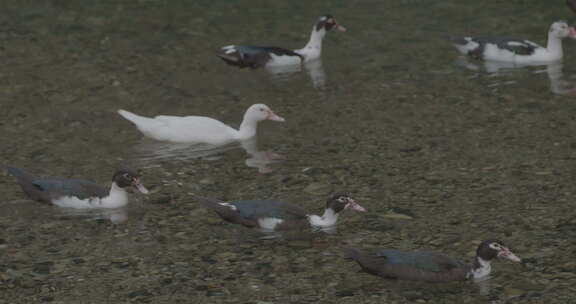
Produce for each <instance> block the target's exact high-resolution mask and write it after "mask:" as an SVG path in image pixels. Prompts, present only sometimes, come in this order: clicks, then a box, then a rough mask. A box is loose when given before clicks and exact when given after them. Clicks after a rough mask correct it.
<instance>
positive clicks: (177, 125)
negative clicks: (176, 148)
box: [118, 104, 284, 145]
mask: <svg viewBox="0 0 576 304" xmlns="http://www.w3.org/2000/svg"><path fill="white" fill-rule="evenodd" d="M118 113H119V114H120V115H122V116H123V117H124V118H126V119H127V120H129V121H131V122H132V123H134V124H135V125H136V127H137V128H138V130H140V132H142V133H143V134H144V135H146V136H148V137H150V138H152V139H155V140H161V141H169V142H176V143H204V144H209V145H224V144H227V143H231V142H234V141H242V140H246V139H249V138H252V137H254V136H256V127H257V125H258V122H260V121H262V120H274V121H284V118H282V117H280V116H278V115H276V114H274V112H272V110H271V109H270V108H269V107H268V106H267V105H264V104H254V105H252V106H250V107H249V108H248V110H246V113H245V114H244V119H243V120H242V123H241V124H240V129H238V130H236V129H234V128H231V127H229V126H227V125H226V124H224V123H223V122H221V121H218V120H216V119H213V118H210V117H204V116H183V117H181V116H168V115H160V116H156V117H154V118H148V117H144V116H140V115H136V114H134V113H131V112H128V111H125V110H118Z"/></svg>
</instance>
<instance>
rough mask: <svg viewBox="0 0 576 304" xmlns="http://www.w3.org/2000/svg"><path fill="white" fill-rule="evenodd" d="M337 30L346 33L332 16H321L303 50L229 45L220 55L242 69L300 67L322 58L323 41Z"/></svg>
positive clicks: (227, 61)
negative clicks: (327, 34) (329, 33)
mask: <svg viewBox="0 0 576 304" xmlns="http://www.w3.org/2000/svg"><path fill="white" fill-rule="evenodd" d="M333 29H336V30H338V31H342V32H344V31H346V28H344V27H343V26H341V25H340V24H338V23H337V22H336V19H334V17H333V16H332V15H324V16H321V17H320V18H319V19H318V21H317V22H316V24H314V27H313V28H312V33H311V34H310V40H309V41H308V43H307V44H306V46H304V47H303V48H301V49H298V50H289V49H285V48H280V47H274V46H252V45H228V46H225V47H223V48H222V50H221V53H220V54H218V57H220V58H221V59H222V60H224V61H225V62H226V63H228V64H230V65H233V66H237V67H240V68H245V67H249V68H259V67H267V68H272V67H275V66H289V65H300V64H301V63H303V62H307V61H312V60H315V59H318V58H320V55H321V54H322V40H323V39H324V36H326V33H328V32H329V31H331V30H333Z"/></svg>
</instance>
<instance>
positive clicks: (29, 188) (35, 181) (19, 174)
mask: <svg viewBox="0 0 576 304" xmlns="http://www.w3.org/2000/svg"><path fill="white" fill-rule="evenodd" d="M6 171H8V173H10V174H11V175H13V176H15V177H16V179H17V180H18V184H19V185H20V187H21V188H22V190H23V191H24V192H25V193H26V194H27V195H28V196H29V197H30V198H31V199H33V200H38V201H43V202H50V201H51V200H52V199H54V198H58V197H61V196H76V197H78V198H80V199H85V198H89V197H104V196H106V195H108V192H107V191H106V189H105V188H103V187H102V186H100V185H98V184H96V183H93V182H91V181H87V180H81V179H65V178H59V177H51V178H36V177H35V176H33V175H32V174H30V173H28V172H26V171H24V170H22V169H19V168H15V167H6Z"/></svg>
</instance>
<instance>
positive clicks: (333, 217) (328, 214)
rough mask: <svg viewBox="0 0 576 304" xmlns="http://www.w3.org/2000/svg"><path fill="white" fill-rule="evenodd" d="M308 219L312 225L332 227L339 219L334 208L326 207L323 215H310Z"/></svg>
mask: <svg viewBox="0 0 576 304" xmlns="http://www.w3.org/2000/svg"><path fill="white" fill-rule="evenodd" d="M308 221H310V225H312V226H316V227H331V226H334V225H336V222H337V221H338V213H336V212H334V210H332V208H326V210H324V214H322V216H318V215H309V216H308Z"/></svg>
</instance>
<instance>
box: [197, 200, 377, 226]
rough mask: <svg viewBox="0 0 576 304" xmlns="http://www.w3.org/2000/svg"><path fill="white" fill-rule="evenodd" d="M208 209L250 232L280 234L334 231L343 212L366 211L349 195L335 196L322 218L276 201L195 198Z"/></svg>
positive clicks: (327, 203) (328, 201) (295, 206)
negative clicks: (302, 230)
mask: <svg viewBox="0 0 576 304" xmlns="http://www.w3.org/2000/svg"><path fill="white" fill-rule="evenodd" d="M195 198H196V199H197V200H199V201H200V203H201V204H202V205H203V206H204V207H205V208H207V209H210V210H213V211H215V212H216V213H217V214H218V215H219V216H220V217H221V218H222V219H223V220H225V221H228V222H230V223H234V224H240V225H243V226H246V227H249V228H260V229H262V230H265V231H277V230H286V229H293V228H300V227H305V226H311V227H314V228H329V227H334V226H335V225H336V222H337V221H338V217H339V215H340V212H341V211H343V210H346V209H352V210H355V211H366V209H364V207H362V206H360V205H359V204H358V203H356V201H354V199H352V197H350V196H349V195H347V194H341V193H340V194H334V195H331V196H330V197H329V198H328V200H327V201H326V207H325V209H324V213H323V214H322V215H315V214H311V213H309V212H307V211H306V210H304V209H302V208H301V207H299V206H297V205H294V204H290V203H287V202H283V201H276V200H241V201H231V202H224V201H220V200H217V199H211V198H204V197H199V196H195Z"/></svg>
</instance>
